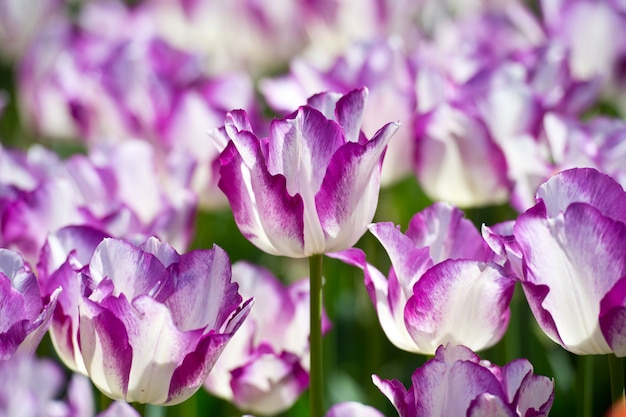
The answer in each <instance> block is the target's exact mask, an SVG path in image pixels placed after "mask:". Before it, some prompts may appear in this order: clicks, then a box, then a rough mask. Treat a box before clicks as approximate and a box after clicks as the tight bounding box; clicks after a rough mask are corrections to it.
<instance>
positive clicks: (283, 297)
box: [205, 262, 329, 415]
mask: <svg viewBox="0 0 626 417" xmlns="http://www.w3.org/2000/svg"><path fill="white" fill-rule="evenodd" d="M233 281H234V282H236V283H237V284H238V285H239V292H240V293H241V295H242V297H244V298H247V297H253V298H254V300H255V303H254V308H253V309H252V310H251V312H250V314H249V316H248V318H247V319H246V321H245V322H244V323H243V324H242V326H241V327H240V328H239V330H238V331H237V334H236V335H235V336H234V337H233V339H232V340H231V341H230V342H229V343H228V347H227V349H226V350H225V351H224V352H223V353H222V355H221V356H220V358H219V359H218V360H217V362H216V364H215V366H214V367H213V370H212V371H211V373H210V374H209V377H208V379H207V381H206V383H205V387H206V389H207V390H208V391H209V392H210V393H212V394H214V395H217V396H219V397H222V398H225V399H227V400H229V401H231V402H232V403H233V404H235V405H236V406H237V407H238V408H239V409H241V410H246V411H249V412H253V413H258V414H261V415H275V414H278V413H280V412H283V411H284V410H287V409H288V408H289V407H291V406H292V405H293V404H294V403H295V402H296V400H297V399H298V398H299V397H300V395H301V394H302V392H303V391H304V390H306V388H307V387H308V386H309V327H308V325H304V324H305V323H308V320H309V282H308V280H306V279H304V280H300V281H296V282H294V283H292V284H291V285H289V286H285V285H284V284H282V283H281V282H280V281H279V280H278V279H277V278H276V277H275V276H274V275H272V273H271V272H269V271H268V270H266V269H264V268H261V267H259V266H255V265H253V264H250V263H247V262H237V263H235V264H234V265H233ZM324 318H325V317H324ZM328 328H329V323H328V320H326V319H325V320H324V321H323V329H322V330H323V331H327V330H328Z"/></svg>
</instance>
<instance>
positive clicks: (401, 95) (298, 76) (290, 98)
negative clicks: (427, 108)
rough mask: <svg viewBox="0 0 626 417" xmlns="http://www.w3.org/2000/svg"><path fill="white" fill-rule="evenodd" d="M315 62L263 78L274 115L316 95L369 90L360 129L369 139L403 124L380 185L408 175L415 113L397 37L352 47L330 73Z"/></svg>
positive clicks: (294, 64)
mask: <svg viewBox="0 0 626 417" xmlns="http://www.w3.org/2000/svg"><path fill="white" fill-rule="evenodd" d="M316 63H317V62H316V60H314V59H306V58H296V59H294V60H292V61H291V65H290V73H289V74H288V75H286V76H282V77H278V78H273V79H265V80H262V81H261V84H260V87H261V90H262V91H263V94H264V95H265V97H266V99H267V100H268V102H269V104H270V105H271V106H272V108H274V109H275V110H277V111H282V112H287V111H291V109H294V108H296V107H298V106H300V105H302V104H305V103H306V101H307V98H308V97H310V96H312V95H313V94H316V93H318V92H320V91H331V90H332V91H338V92H344V93H346V92H348V91H350V90H352V89H354V88H358V87H360V86H367V88H368V92H369V94H368V99H367V103H366V106H365V110H364V115H363V125H362V127H361V128H362V129H363V132H364V133H365V135H367V136H372V135H374V134H375V133H376V131H377V130H378V129H379V127H380V126H381V125H382V124H383V123H385V122H387V121H389V120H394V119H395V120H400V122H401V123H403V124H406V126H405V127H404V128H400V129H399V130H398V131H397V132H396V133H395V134H394V137H393V140H391V141H390V142H389V146H388V147H387V151H386V152H385V160H384V162H383V168H382V172H381V185H382V186H385V185H390V184H392V183H394V182H396V181H398V180H400V179H403V178H405V177H406V176H407V175H409V174H410V173H411V172H412V168H413V158H414V155H413V153H414V149H415V138H414V135H413V132H412V131H411V129H410V128H409V126H410V123H409V122H410V120H411V118H412V115H413V112H414V110H415V94H414V92H413V89H414V86H413V77H412V75H411V70H410V67H409V62H408V59H407V57H406V55H405V54H404V51H403V48H402V45H400V42H399V41H398V39H393V40H392V39H389V40H384V41H383V40H381V41H376V42H371V43H367V44H355V45H352V46H351V47H350V48H348V49H347V50H346V51H345V53H344V54H343V55H341V56H340V57H339V58H337V59H336V60H335V61H334V63H333V64H332V65H331V66H330V68H328V69H321V68H318V66H316Z"/></svg>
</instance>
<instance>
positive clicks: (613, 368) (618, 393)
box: [609, 353, 624, 404]
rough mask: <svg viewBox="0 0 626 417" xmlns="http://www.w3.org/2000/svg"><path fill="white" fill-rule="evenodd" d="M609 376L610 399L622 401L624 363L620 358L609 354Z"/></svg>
mask: <svg viewBox="0 0 626 417" xmlns="http://www.w3.org/2000/svg"><path fill="white" fill-rule="evenodd" d="M609 378H610V379H611V401H612V402H613V404H615V403H617V402H618V401H620V400H621V401H624V365H623V362H622V358H618V357H617V356H615V355H614V354H612V353H611V354H609Z"/></svg>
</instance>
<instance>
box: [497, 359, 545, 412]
mask: <svg viewBox="0 0 626 417" xmlns="http://www.w3.org/2000/svg"><path fill="white" fill-rule="evenodd" d="M501 375H502V385H503V387H504V390H505V392H506V395H507V400H508V402H509V404H512V405H513V406H514V408H515V409H516V410H517V412H518V415H520V416H526V415H532V416H537V417H542V416H547V415H548V412H549V411H550V408H551V407H552V402H553V400H554V380H551V379H550V378H547V377H545V376H542V375H534V374H533V366H532V364H531V363H530V362H528V360H526V359H516V360H514V361H512V362H509V363H507V364H506V365H504V366H503V367H502V369H501Z"/></svg>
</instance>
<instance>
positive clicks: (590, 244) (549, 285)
mask: <svg viewBox="0 0 626 417" xmlns="http://www.w3.org/2000/svg"><path fill="white" fill-rule="evenodd" d="M514 230H515V237H516V239H517V241H518V242H519V245H520V248H521V250H522V253H523V258H524V263H525V267H526V268H525V269H526V277H525V281H524V282H523V284H525V285H524V286H523V288H524V290H525V291H526V297H527V299H528V302H529V305H530V306H531V309H532V310H533V313H534V314H535V317H537V320H538V321H539V323H540V324H541V325H544V324H545V323H546V322H547V323H548V324H549V319H547V314H549V315H550V317H551V320H553V321H554V324H555V326H556V329H558V335H559V338H558V339H557V338H555V335H554V330H551V329H550V326H549V327H547V330H546V333H547V334H548V335H549V336H550V337H551V338H552V339H553V340H555V341H556V342H557V343H558V342H560V343H561V344H562V346H563V347H565V348H566V349H567V350H569V351H571V352H573V353H576V354H606V353H610V352H611V351H612V350H611V348H610V347H609V345H608V344H607V342H606V340H605V338H604V336H603V335H602V333H601V331H600V326H599V316H600V302H601V300H602V298H603V297H604V296H605V294H607V293H608V292H609V291H610V289H611V288H612V287H613V286H614V285H615V283H616V282H617V280H619V279H620V278H621V277H622V276H624V275H625V273H626V245H624V242H625V241H626V226H625V225H624V224H623V223H621V222H618V221H614V220H612V219H610V218H608V217H605V216H603V215H602V214H601V213H600V212H599V211H598V210H597V209H595V208H594V207H592V206H590V205H588V204H585V203H573V204H570V206H569V207H568V208H567V211H566V212H565V213H564V214H559V215H558V216H557V217H556V218H554V219H550V220H546V219H545V206H544V204H543V202H541V203H539V204H537V205H536V206H535V207H533V208H532V209H530V210H528V211H527V212H526V213H524V214H522V215H521V216H520V217H519V218H518V220H517V222H516V224H515V229H514ZM526 283H527V284H526ZM542 286H545V288H544V290H542V291H540V293H539V294H536V293H535V294H533V293H529V292H528V291H527V288H536V289H539V288H541V287H542ZM544 329H546V327H544Z"/></svg>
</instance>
